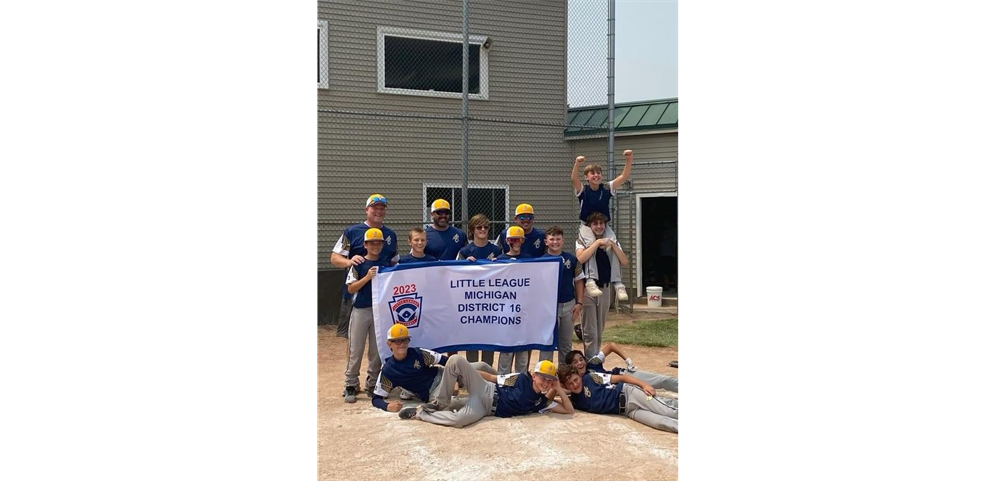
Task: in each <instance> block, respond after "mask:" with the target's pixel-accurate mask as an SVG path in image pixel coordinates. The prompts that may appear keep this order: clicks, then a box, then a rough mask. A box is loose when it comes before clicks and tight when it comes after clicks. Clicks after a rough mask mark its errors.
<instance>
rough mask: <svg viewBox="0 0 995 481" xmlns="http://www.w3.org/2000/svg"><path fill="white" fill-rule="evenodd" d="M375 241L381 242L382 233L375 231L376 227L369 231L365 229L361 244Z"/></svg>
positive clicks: (378, 230)
mask: <svg viewBox="0 0 995 481" xmlns="http://www.w3.org/2000/svg"><path fill="white" fill-rule="evenodd" d="M375 240H378V241H382V240H383V231H381V230H380V229H377V228H376V227H371V228H369V229H366V234H364V235H363V242H366V241H375Z"/></svg>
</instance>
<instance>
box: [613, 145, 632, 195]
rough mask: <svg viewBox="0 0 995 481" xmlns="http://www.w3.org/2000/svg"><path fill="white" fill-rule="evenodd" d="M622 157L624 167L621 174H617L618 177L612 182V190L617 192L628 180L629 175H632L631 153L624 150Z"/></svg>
mask: <svg viewBox="0 0 995 481" xmlns="http://www.w3.org/2000/svg"><path fill="white" fill-rule="evenodd" d="M622 155H624V156H625V167H624V168H623V169H622V173H621V174H618V177H615V180H613V181H612V190H617V189H618V188H619V187H621V186H622V184H623V183H625V181H626V180H629V174H631V173H632V151H631V150H626V151H625V152H622Z"/></svg>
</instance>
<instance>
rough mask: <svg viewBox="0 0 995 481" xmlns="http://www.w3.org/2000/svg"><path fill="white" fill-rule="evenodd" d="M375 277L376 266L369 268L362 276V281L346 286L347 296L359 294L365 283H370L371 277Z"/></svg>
mask: <svg viewBox="0 0 995 481" xmlns="http://www.w3.org/2000/svg"><path fill="white" fill-rule="evenodd" d="M375 275H377V268H376V266H373V267H371V268H370V270H369V271H367V273H366V275H365V276H363V278H362V279H359V280H357V281H356V282H353V283H351V284H348V285H346V290H348V291H349V294H355V293H357V292H359V290H360V289H362V288H363V286H365V285H366V283H367V282H370V279H373V276H375Z"/></svg>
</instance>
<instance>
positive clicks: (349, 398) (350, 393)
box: [342, 386, 356, 403]
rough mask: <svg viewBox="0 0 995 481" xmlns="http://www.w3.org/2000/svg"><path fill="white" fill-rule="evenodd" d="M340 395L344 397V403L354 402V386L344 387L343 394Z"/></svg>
mask: <svg viewBox="0 0 995 481" xmlns="http://www.w3.org/2000/svg"><path fill="white" fill-rule="evenodd" d="M342 395H343V396H345V402H347V403H354V402H356V386H346V387H345V392H343V393H342Z"/></svg>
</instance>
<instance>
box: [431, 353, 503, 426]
mask: <svg viewBox="0 0 995 481" xmlns="http://www.w3.org/2000/svg"><path fill="white" fill-rule="evenodd" d="M457 380H458V381H459V382H460V384H462V385H464V386H466V388H467V391H469V393H470V394H469V396H467V398H466V403H465V404H464V405H463V406H462V407H460V408H459V409H458V410H456V411H450V410H448V409H447V408H448V407H449V406H450V404H451V399H452V398H451V396H450V395H451V394H452V392H453V387H454V386H456V381H457ZM495 389H497V384H494V383H492V382H487V381H485V380H484V378H482V377H480V374H478V373H477V371H476V370H475V369H474V368H473V365H472V364H470V361H467V360H466V358H465V357H463V356H461V355H459V354H456V355H454V356H452V357H450V358H449V360H448V361H446V365H445V367H444V368H443V371H442V382H441V383H440V384H439V398H438V402H439V407H440V409H439V410H438V411H436V412H432V413H430V412H427V411H421V412H419V413H418V419H421V420H422V421H425V422H428V423H432V424H439V425H442V426H452V427H456V428H461V427H463V426H467V425H469V424H473V423H475V422H477V421H479V420H480V419H481V418H483V417H484V416H487V415H488V414H491V408H492V407H493V404H494V390H495Z"/></svg>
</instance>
